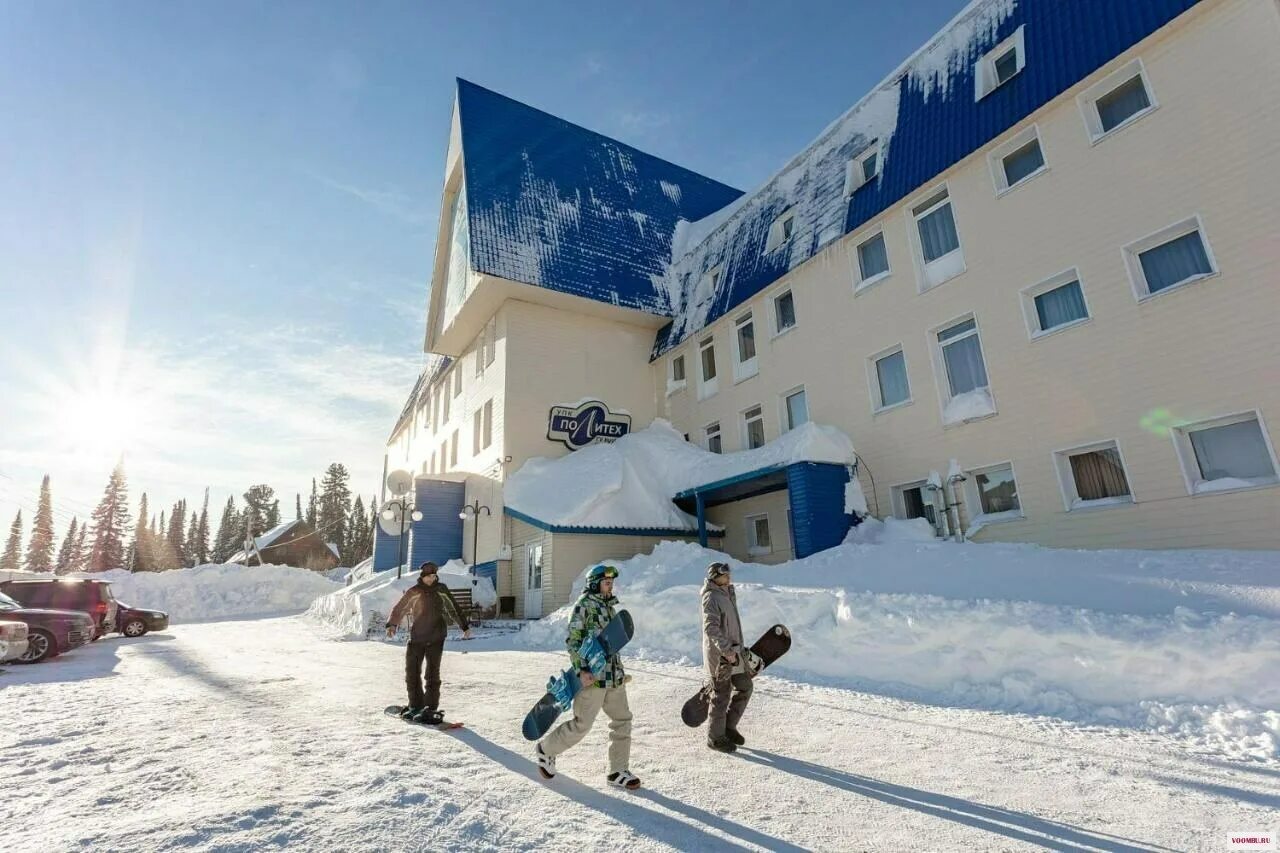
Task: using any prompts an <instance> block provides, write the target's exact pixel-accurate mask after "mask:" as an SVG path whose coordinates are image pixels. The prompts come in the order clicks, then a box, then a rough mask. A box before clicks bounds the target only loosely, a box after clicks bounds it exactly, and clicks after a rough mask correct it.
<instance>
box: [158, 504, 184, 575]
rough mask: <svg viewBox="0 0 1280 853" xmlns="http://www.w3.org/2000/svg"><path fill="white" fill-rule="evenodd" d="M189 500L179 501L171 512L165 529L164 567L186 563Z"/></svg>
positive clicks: (179, 565) (174, 567) (169, 567)
mask: <svg viewBox="0 0 1280 853" xmlns="http://www.w3.org/2000/svg"><path fill="white" fill-rule="evenodd" d="M186 522H187V502H186V501H178V502H177V503H175V504H174V505H173V509H172V510H170V512H169V526H168V528H166V530H165V536H164V544H165V556H166V557H168V561H167V562H166V563H165V565H164V566H163V568H165V569H180V568H182V567H183V566H184V565H185V564H186V551H187V528H186Z"/></svg>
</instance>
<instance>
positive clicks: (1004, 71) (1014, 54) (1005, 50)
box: [973, 27, 1027, 101]
mask: <svg viewBox="0 0 1280 853" xmlns="http://www.w3.org/2000/svg"><path fill="white" fill-rule="evenodd" d="M1026 64H1027V63H1026V45H1025V40H1024V39H1023V28H1022V27H1018V29H1017V30H1015V31H1014V33H1013V35H1011V36H1009V37H1008V38H1007V39H1005V40H1004V41H1002V42H1000V43H999V44H998V45H996V46H995V47H993V48H992V49H991V50H989V51H987V52H986V53H985V54H983V56H982V58H981V59H979V60H978V62H977V64H976V65H975V66H974V73H973V85H974V91H973V99H974V100H975V101H980V100H982V99H983V98H985V97H986V96H987V95H990V94H991V93H992V92H994V91H995V90H996V89H998V88H1000V87H1001V86H1003V85H1004V84H1005V83H1007V82H1009V81H1010V80H1012V79H1013V77H1014V75H1016V74H1017V73H1018V72H1019V71H1021V70H1022V69H1023V67H1024V66H1025V65H1026Z"/></svg>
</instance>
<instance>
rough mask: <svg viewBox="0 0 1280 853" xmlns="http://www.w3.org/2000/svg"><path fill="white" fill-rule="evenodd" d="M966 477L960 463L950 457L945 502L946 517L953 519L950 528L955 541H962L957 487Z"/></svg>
mask: <svg viewBox="0 0 1280 853" xmlns="http://www.w3.org/2000/svg"><path fill="white" fill-rule="evenodd" d="M967 479H969V478H968V477H966V476H965V475H964V472H963V471H961V470H960V463H959V462H957V461H956V460H954V459H952V460H951V468H950V470H948V471H947V483H948V485H950V486H951V495H950V500H949V501H948V502H947V519H948V521H951V520H952V519H954V523H953V524H952V527H951V529H952V530H953V531H955V540H956V541H957V542H963V541H964V528H963V527H962V526H961V525H960V495H959V489H960V484H961V483H963V482H964V481H965V480H967ZM953 511H954V513H955V515H954V516H953V515H952V512H953Z"/></svg>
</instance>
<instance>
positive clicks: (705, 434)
mask: <svg viewBox="0 0 1280 853" xmlns="http://www.w3.org/2000/svg"><path fill="white" fill-rule="evenodd" d="M713 427H714V430H713V429H712V428H713ZM712 435H714V436H715V437H716V438H718V439H720V449H719V450H712V449H711V437H712ZM702 448H703V449H704V450H706V451H707V452H708V453H724V430H723V429H721V428H720V422H719V421H712V422H711V423H709V424H707V425H706V426H704V427H703V428H702Z"/></svg>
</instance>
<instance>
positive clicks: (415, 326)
mask: <svg viewBox="0 0 1280 853" xmlns="http://www.w3.org/2000/svg"><path fill="white" fill-rule="evenodd" d="M962 5H963V2H962V0H916V2H912V3H902V4H889V3H880V2H870V0H847V1H846V2H817V3H794V4H780V3H765V2H746V3H730V2H687V0H686V1H685V2H665V0H664V2H646V3H640V4H628V5H627V6H625V7H624V6H622V5H621V4H570V3H557V2H547V3H539V4H536V6H534V5H529V4H513V3H490V2H471V3H457V4H443V3H380V2H370V3H358V4H357V3H343V4H339V3H295V2H280V3H262V2H254V3H246V2H220V3H206V2H173V3H170V2H158V0H157V1H156V2H150V3H142V2H136V0H122V2H117V3H110V4H107V3H69V2H41V3H26V4H20V3H6V4H0V44H4V45H5V49H4V51H3V55H0V116H3V117H4V118H3V124H4V131H3V132H0V523H2V526H3V528H4V530H5V531H7V527H8V523H9V521H10V520H11V519H12V517H13V514H14V512H15V511H16V509H17V508H18V507H20V506H25V507H27V508H30V507H32V506H34V503H35V494H36V491H37V488H38V485H39V478H40V475H41V474H43V473H46V472H47V473H49V474H51V475H52V478H53V488H54V497H55V515H56V517H57V526H58V533H59V536H60V535H61V533H62V530H63V529H64V528H65V525H66V522H67V521H68V520H69V519H70V516H71V515H72V514H79V515H80V516H81V517H82V518H83V516H84V513H85V512H86V511H87V509H89V508H90V507H91V506H92V505H93V504H94V503H95V502H96V500H97V498H98V496H99V495H100V493H101V489H102V486H103V484H104V483H105V481H106V476H107V473H108V471H109V470H110V467H111V465H112V463H113V461H114V459H116V458H117V457H119V456H120V454H122V453H123V455H124V459H125V466H126V471H127V473H128V474H129V478H130V484H131V500H132V502H133V503H134V504H135V506H136V499H137V493H138V492H139V491H140V490H141V489H143V488H145V489H146V490H147V491H148V492H149V493H150V495H151V497H152V501H153V506H155V505H156V502H157V501H159V502H160V505H167V504H170V503H172V502H173V501H175V500H177V499H178V498H181V497H188V498H189V499H190V500H193V501H195V500H198V499H199V496H200V494H201V493H202V491H203V489H204V488H205V487H206V486H208V487H210V488H211V489H212V501H213V503H214V505H215V506H216V505H219V504H220V503H222V502H224V501H225V500H226V496H227V494H228V493H230V492H235V493H236V494H237V495H238V494H239V493H240V492H242V491H244V489H245V488H247V487H248V486H249V485H251V484H253V483H257V482H266V483H269V484H270V485H272V486H273V487H274V488H275V489H276V491H277V492H278V493H280V494H281V497H282V504H283V505H284V506H285V507H286V509H287V510H288V509H291V508H292V504H293V493H294V492H295V491H304V492H305V491H307V490H309V488H310V478H311V476H313V475H316V476H318V475H319V474H320V472H321V471H322V470H323V469H324V467H325V466H326V465H327V464H328V463H329V462H331V461H342V462H344V463H346V464H347V465H348V466H349V467H350V468H351V469H352V471H353V474H354V483H353V485H354V486H355V487H356V489H357V490H359V491H362V492H364V493H366V494H369V493H373V492H374V491H376V490H377V487H378V478H379V476H380V474H381V459H382V446H383V442H384V440H385V438H386V434H387V432H388V431H389V429H390V427H391V425H392V423H393V421H394V418H395V415H396V413H397V412H398V410H399V407H400V404H401V403H402V402H403V397H404V396H405V395H406V394H407V393H408V391H409V388H410V386H411V385H412V383H413V378H414V376H415V374H416V371H417V367H418V364H419V363H420V359H421V353H420V349H421V341H422V327H423V319H424V318H423V307H424V305H425V301H426V287H427V276H428V275H429V271H430V269H431V255H432V251H433V247H434V234H435V227H436V220H437V215H438V212H439V201H440V197H439V194H440V189H441V182H442V179H443V166H444V154H445V146H446V144H447V138H448V122H449V116H450V110H451V108H452V98H453V79H454V78H455V77H464V78H467V79H469V80H472V81H474V82H476V83H479V84H481V85H483V86H487V87H489V88H492V89H495V90H496V91H499V92H501V93H503V94H506V95H509V96H511V97H514V98H516V99H518V100H522V101H524V102H526V103H529V104H532V105H533V106H536V107H538V108H540V109H544V110H547V111H548V112H551V113H554V114H556V115H559V116H562V117H564V118H566V119H569V120H570V121H574V122H576V123H579V124H582V125H585V126H587V127H590V128H592V129H593V130H598V131H600V132H603V133H606V134H609V135H611V136H614V137H616V138H618V139H620V140H622V141H624V142H627V143H630V144H632V145H635V146H636V147H638V148H641V149H642V150H645V151H649V152H651V153H653V154H656V155H658V156H661V157H666V158H668V159H670V160H672V161H674V162H676V163H679V164H680V165H682V166H686V167H688V168H691V169H693V170H695V171H700V172H703V173H704V174H707V175H709V176H711V177H713V178H717V179H719V180H722V181H724V182H726V183H729V184H732V185H734V186H737V187H739V188H741V189H744V190H749V189H752V188H754V187H755V186H757V185H758V184H760V183H761V182H763V181H764V179H765V178H766V177H768V175H769V174H770V173H772V172H773V171H774V170H776V169H777V168H779V167H781V166H782V165H783V163H784V162H785V161H786V160H787V159H789V158H790V157H791V156H792V155H794V154H795V153H796V152H798V151H799V150H800V149H801V148H802V147H803V146H804V145H805V144H807V143H808V142H809V141H810V140H811V139H812V138H813V137H814V136H815V135H816V134H817V133H818V132H819V131H820V130H821V129H822V128H823V127H824V126H826V125H827V124H828V123H829V122H830V121H831V120H833V119H834V118H835V117H836V116H837V115H839V114H840V113H841V112H842V111H843V110H845V109H847V108H848V107H849V106H850V105H851V104H852V103H853V102H854V101H856V100H857V99H858V98H860V97H861V96H862V95H863V94H865V93H866V92H867V91H868V90H869V89H870V88H871V87H872V86H873V85H874V84H875V83H876V82H878V81H879V80H880V79H881V78H882V77H884V75H885V74H886V73H887V72H888V71H890V70H891V69H892V68H893V67H895V66H896V65H897V64H898V63H899V62H900V61H901V60H903V59H904V58H905V57H906V56H907V55H908V54H910V53H911V52H912V51H914V50H915V49H916V48H917V47H918V46H919V45H920V44H921V43H923V42H924V41H925V40H926V39H927V38H928V37H929V36H930V35H931V34H932V33H933V32H935V31H936V30H937V29H939V28H940V27H941V26H942V25H943V24H945V23H946V22H947V21H948V20H949V19H950V18H951V17H952V16H953V15H954V14H955V13H956V12H957V11H959V9H960V8H961V6H962ZM23 515H24V519H25V520H26V521H27V522H28V525H29V521H30V518H29V516H30V512H29V511H26V510H24V512H23ZM28 529H29V528H28Z"/></svg>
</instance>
